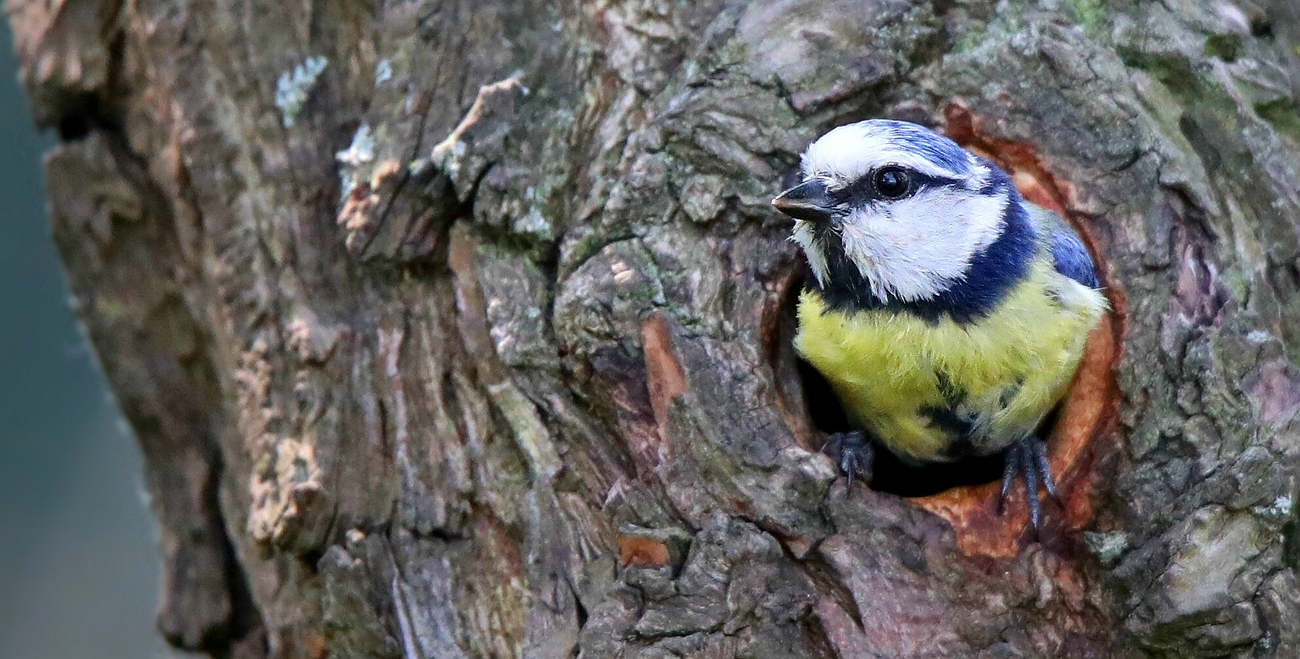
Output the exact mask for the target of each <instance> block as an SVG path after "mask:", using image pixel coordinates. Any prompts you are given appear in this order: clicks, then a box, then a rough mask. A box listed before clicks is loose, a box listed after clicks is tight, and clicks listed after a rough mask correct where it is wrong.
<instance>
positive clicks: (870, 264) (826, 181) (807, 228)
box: [772, 119, 1022, 303]
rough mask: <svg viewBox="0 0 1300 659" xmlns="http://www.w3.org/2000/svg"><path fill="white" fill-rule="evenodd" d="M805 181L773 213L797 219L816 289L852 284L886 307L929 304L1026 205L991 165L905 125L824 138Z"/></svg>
mask: <svg viewBox="0 0 1300 659" xmlns="http://www.w3.org/2000/svg"><path fill="white" fill-rule="evenodd" d="M800 176H801V180H800V182H799V184H798V185H796V186H794V187H792V188H790V189H789V190H786V191H785V192H782V193H781V194H780V195H779V196H778V197H777V198H776V199H773V200H772V204H773V205H774V206H775V207H776V208H777V209H778V210H780V211H781V212H783V213H785V214H786V215H789V216H790V217H792V218H794V220H795V223H794V224H795V225H794V231H793V233H792V235H791V240H793V241H794V242H795V243H798V245H799V246H800V247H801V248H802V249H803V251H804V253H805V254H806V255H807V257H808V264H809V266H810V268H811V269H812V272H813V276H814V277H816V279H817V284H818V285H819V286H821V287H828V286H835V285H839V286H843V285H846V283H847V281H846V280H852V281H853V282H857V283H859V284H864V285H865V286H867V287H869V289H870V291H869V293H870V294H871V295H872V296H874V297H875V298H876V299H878V300H881V301H889V300H895V301H898V302H903V303H907V302H916V301H921V300H928V299H931V298H934V297H935V296H937V295H939V294H940V293H942V292H944V291H945V290H947V289H949V288H950V287H952V286H953V285H955V284H957V283H959V282H961V281H962V280H964V279H965V278H966V276H967V273H968V271H969V269H970V267H971V263H972V261H973V260H974V259H975V258H976V257H977V256H978V255H980V254H981V253H982V252H984V251H985V250H986V249H987V248H988V247H989V246H990V245H991V244H993V243H994V242H995V241H996V240H997V239H998V237H999V236H1000V235H1001V234H1002V232H1003V230H1004V227H1005V226H1006V224H1007V215H1008V208H1009V207H1010V206H1011V205H1012V204H1019V203H1022V200H1021V198H1020V196H1019V194H1018V193H1017V192H1016V191H1015V188H1014V186H1012V185H1011V181H1010V178H1009V177H1008V176H1007V175H1006V174H1005V173H1003V172H1002V171H1001V170H999V169H998V168H997V167H996V166H994V165H993V164H992V163H990V162H988V161H986V160H984V159H981V158H978V157H976V156H975V155H973V154H971V153H969V152H967V151H966V150H964V149H962V148H961V147H960V146H958V145H957V143H955V142H953V141H952V140H950V139H948V138H946V137H944V136H942V135H939V134H938V133H935V132H934V131H931V130H929V129H926V128H923V127H921V126H918V125H916V124H911V123H906V122H901V121H888V120H883V119H873V120H869V121H861V122H858V123H855V124H849V125H846V126H840V127H839V128H836V129H834V130H832V131H830V132H829V133H826V134H825V135H823V136H822V137H820V138H819V139H818V140H817V141H816V142H813V144H812V145H811V146H809V147H808V150H807V151H806V152H805V153H804V154H803V160H802V164H801V167H800Z"/></svg>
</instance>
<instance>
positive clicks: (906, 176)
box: [872, 166, 912, 199]
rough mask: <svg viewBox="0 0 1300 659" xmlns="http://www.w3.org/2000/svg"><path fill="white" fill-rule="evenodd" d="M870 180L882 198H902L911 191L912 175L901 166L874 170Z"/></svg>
mask: <svg viewBox="0 0 1300 659" xmlns="http://www.w3.org/2000/svg"><path fill="white" fill-rule="evenodd" d="M872 182H873V183H875V185H876V192H877V193H879V194H880V196H881V197H882V198H884V199H902V198H903V197H906V196H907V195H909V194H911V192H912V175H911V174H910V173H908V171H907V170H906V169H903V168H902V167H895V166H890V167H882V168H880V169H879V170H877V171H876V175H875V176H874V177H873V178H872Z"/></svg>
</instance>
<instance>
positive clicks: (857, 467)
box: [772, 120, 1107, 529]
mask: <svg viewBox="0 0 1300 659" xmlns="http://www.w3.org/2000/svg"><path fill="white" fill-rule="evenodd" d="M800 175H801V178H800V181H801V182H800V183H799V184H798V185H796V186H794V187H793V188H790V189H789V190H786V191H785V192H783V193H781V195H780V196H778V197H777V198H776V199H774V200H773V201H772V204H773V205H774V206H775V207H776V208H777V209H778V210H780V211H781V212H783V213H785V214H786V215H789V216H790V217H792V218H794V229H793V232H792V235H791V240H793V241H794V242H795V243H796V244H798V245H799V247H800V248H801V249H802V250H803V253H804V255H805V256H806V257H807V260H808V266H809V270H810V271H811V273H810V274H811V276H810V277H809V279H808V281H807V285H806V287H805V289H804V290H803V292H802V293H801V295H800V297H799V310H798V318H799V331H798V335H797V336H796V338H795V349H796V350H797V351H798V353H799V354H800V355H801V356H802V357H803V358H804V360H806V361H807V362H808V363H810V364H811V365H812V366H813V367H814V368H816V369H817V370H818V371H819V372H820V373H821V374H822V375H823V376H825V378H826V380H827V381H829V382H830V384H831V387H832V388H833V389H834V391H835V393H836V395H837V396H838V398H839V400H840V403H841V405H842V407H843V408H844V410H845V412H846V413H847V415H848V417H849V420H850V423H851V424H852V426H853V427H854V428H857V429H858V430H857V431H854V432H852V433H844V434H840V435H836V436H833V437H832V441H831V442H830V443H828V450H827V452H828V453H830V454H831V456H832V458H833V459H835V460H836V461H837V462H838V464H839V467H840V468H841V469H842V470H843V471H845V472H846V473H847V474H849V477H850V478H852V475H853V474H854V473H855V472H856V473H858V474H860V475H862V476H866V477H867V478H869V477H870V472H871V458H872V455H873V454H872V452H871V443H870V441H871V440H874V441H875V442H877V443H878V444H879V445H883V446H884V447H885V448H887V449H888V450H889V451H891V452H893V453H894V454H896V455H897V456H898V457H899V458H900V459H901V460H903V461H904V462H906V463H910V464H919V463H934V462H950V461H954V460H959V459H962V458H965V457H971V456H985V455H993V454H996V453H998V452H1005V468H1004V473H1003V478H1002V501H1005V500H1006V496H1007V493H1008V492H1009V490H1010V488H1011V486H1012V485H1013V483H1014V482H1015V481H1016V480H1017V478H1019V479H1021V480H1023V481H1024V484H1025V487H1026V492H1027V494H1028V500H1029V509H1030V519H1031V521H1032V523H1033V525H1034V528H1036V529H1037V528H1038V527H1039V520H1040V510H1041V504H1040V502H1039V488H1040V487H1041V488H1043V489H1046V490H1047V492H1048V494H1050V495H1052V496H1056V489H1055V485H1054V483H1053V479H1052V474H1051V472H1050V469H1049V467H1048V461H1047V449H1046V446H1045V444H1044V443H1043V441H1042V440H1041V439H1040V438H1039V437H1038V436H1037V434H1036V433H1037V430H1038V427H1039V425H1040V424H1041V423H1042V422H1043V419H1044V417H1046V416H1047V415H1048V414H1050V413H1051V411H1052V410H1053V409H1054V408H1055V406H1056V405H1057V404H1058V403H1059V402H1060V401H1061V399H1062V398H1063V397H1064V396H1065V394H1066V391H1067V389H1068V388H1069V385H1070V381H1071V379H1072V378H1073V376H1074V372H1075V369H1076V368H1077V367H1078V365H1079V361H1080V359H1081V358H1082V356H1083V350H1084V345H1085V343H1086V342H1087V338H1088V334H1089V333H1090V332H1091V331H1092V329H1093V328H1094V327H1096V326H1097V324H1098V322H1099V321H1100V320H1101V319H1102V317H1103V315H1104V314H1105V313H1106V310H1107V302H1106V298H1105V297H1104V296H1103V295H1102V293H1101V290H1100V285H1099V283H1098V279H1097V273H1096V269H1095V267H1094V265H1093V261H1092V257H1091V256H1089V254H1088V251H1087V249H1086V248H1085V247H1084V245H1083V241H1082V240H1080V238H1079V236H1078V234H1076V233H1075V231H1074V230H1073V229H1072V228H1071V227H1070V226H1069V225H1068V224H1066V223H1065V222H1064V221H1063V220H1062V219H1061V218H1060V217H1059V216H1057V215H1056V214H1054V213H1052V212H1050V211H1048V210H1045V209H1043V208H1040V207H1038V206H1035V205H1033V204H1031V203H1029V202H1027V201H1025V199H1024V198H1023V197H1021V196H1020V193H1019V192H1017V191H1016V188H1015V186H1014V185H1012V182H1011V177H1009V176H1008V175H1007V174H1006V173H1005V172H1003V171H1002V170H1001V169H999V168H998V167H997V166H995V165H994V164H993V163H991V162H989V161H988V160H985V159H983V158H980V157H977V156H975V155H973V154H971V153H969V152H967V151H966V150H964V149H962V148H961V147H960V146H958V145H957V144H956V143H955V142H953V141H952V140H950V139H948V138H946V137H943V136H942V135H939V134H937V133H935V132H933V131H931V130H928V129H926V128H923V127H921V126H918V125H915V124H910V123H905V122H899V121H886V120H870V121H862V122H859V123H855V124H849V125H846V126H841V127H839V128H836V129H834V130H832V131H830V132H829V133H826V134H825V135H823V136H822V137H821V138H819V139H818V140H817V141H816V142H814V143H813V144H812V145H811V146H810V147H808V150H807V151H806V152H805V153H804V154H803V158H802V163H801V167H800Z"/></svg>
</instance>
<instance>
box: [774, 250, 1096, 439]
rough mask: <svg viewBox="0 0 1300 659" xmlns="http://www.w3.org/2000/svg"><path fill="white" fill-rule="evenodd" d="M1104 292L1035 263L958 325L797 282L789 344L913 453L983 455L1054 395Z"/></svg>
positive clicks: (1024, 427)
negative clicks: (852, 305)
mask: <svg viewBox="0 0 1300 659" xmlns="http://www.w3.org/2000/svg"><path fill="white" fill-rule="evenodd" d="M1105 308H1106V302H1105V298H1103V297H1102V295H1101V294H1100V293H1099V292H1097V291H1095V290H1093V289H1091V288H1088V287H1087V286H1083V285H1081V284H1079V283H1077V282H1075V281H1072V280H1070V279H1068V278H1066V277H1064V276H1062V275H1060V274H1059V273H1058V272H1056V271H1055V270H1054V269H1053V268H1052V266H1051V265H1050V264H1049V263H1047V262H1045V261H1043V260H1038V261H1036V262H1035V264H1034V265H1033V267H1032V268H1031V270H1030V273H1029V276H1028V277H1026V278H1025V279H1024V280H1023V281H1022V282H1020V283H1019V284H1017V285H1016V287H1015V288H1014V289H1013V290H1011V291H1010V292H1009V294H1008V295H1007V296H1006V298H1005V299H1004V300H1003V302H1002V303H1001V304H1000V305H998V307H997V308H996V309H994V310H993V311H992V312H991V313H990V314H988V315H987V316H985V317H983V318H981V319H979V320H977V321H975V322H969V323H964V324H959V323H957V322H954V321H953V320H951V319H949V318H942V319H939V320H937V321H934V320H926V319H922V318H920V317H917V316H915V315H913V314H909V313H900V312H897V311H891V310H884V309H875V310H865V311H846V310H834V309H829V308H828V307H827V305H826V304H825V302H824V301H823V299H822V298H821V296H820V295H819V294H818V293H817V292H815V291H812V290H805V291H804V293H803V295H802V297H801V298H800V302H799V334H798V336H797V337H796V339H795V347H796V349H797V350H798V351H799V353H800V354H801V355H802V356H803V357H804V359H806V360H808V362H809V363H811V364H812V365H813V366H814V367H816V368H817V369H818V370H819V371H821V373H822V374H823V375H824V376H825V377H826V379H827V380H829V381H830V383H831V385H832V386H833V387H834V389H835V392H836V394H837V395H838V396H839V398H840V402H841V404H842V405H843V406H844V408H845V411H846V412H847V413H848V415H849V417H850V419H852V420H853V421H854V423H855V424H857V425H859V426H861V427H863V428H865V429H867V430H869V431H871V432H872V433H873V434H874V435H875V437H876V439H878V440H879V441H880V442H881V443H883V444H884V445H885V446H887V447H888V448H889V449H890V450H892V451H894V452H895V453H897V454H899V455H900V456H903V457H905V458H910V459H913V460H917V461H947V460H953V459H956V458H959V457H962V456H964V455H987V454H991V453H994V452H997V451H1000V450H1002V449H1003V448H1005V447H1006V446H1007V445H1009V444H1011V443H1012V442H1015V441H1018V440H1020V439H1023V438H1025V437H1027V436H1029V435H1030V434H1032V433H1033V432H1034V430H1035V429H1036V427H1037V426H1038V424H1039V423H1040V422H1041V421H1042V419H1043V417H1044V416H1046V415H1047V414H1048V413H1049V412H1050V411H1051V409H1052V408H1053V407H1054V406H1055V405H1056V403H1057V402H1058V401H1059V400H1060V399H1061V397H1062V396H1063V395H1064V394H1065V391H1066V389H1067V388H1068V386H1069V383H1070V380H1071V378H1072V377H1073V376H1074V371H1075V369H1076V367H1077V366H1078V363H1079V360H1080V358H1081V357H1082V354H1083V347H1084V344H1085V342H1086V341H1087V337H1088V333H1089V332H1090V331H1091V330H1092V328H1093V327H1095V326H1096V323H1097V321H1098V319H1099V318H1100V317H1101V315H1102V313H1104V311H1105Z"/></svg>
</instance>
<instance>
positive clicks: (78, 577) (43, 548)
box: [0, 25, 176, 659]
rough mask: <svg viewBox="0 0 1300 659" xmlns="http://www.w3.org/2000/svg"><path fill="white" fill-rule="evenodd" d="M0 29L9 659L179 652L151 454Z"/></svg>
mask: <svg viewBox="0 0 1300 659" xmlns="http://www.w3.org/2000/svg"><path fill="white" fill-rule="evenodd" d="M16 75H17V61H16V59H15V58H14V55H13V41H12V35H11V34H10V32H9V28H8V26H7V25H5V26H4V28H3V33H2V34H0V199H3V203H0V227H3V228H4V236H3V239H0V308H3V310H4V316H3V318H4V319H3V321H2V322H0V659H90V658H103V659H118V658H122V659H137V658H149V657H171V656H176V655H174V654H173V653H171V652H169V651H168V649H167V647H166V645H165V644H164V643H163V641H162V640H161V638H160V637H159V636H158V635H157V634H156V633H155V632H154V612H155V608H156V606H157V602H156V600H157V593H158V550H157V547H156V540H157V531H156V530H155V528H154V523H153V520H152V517H151V516H150V513H149V510H148V503H147V501H146V500H145V497H144V494H143V493H144V486H143V481H142V478H141V475H140V474H141V472H140V469H141V466H140V462H141V460H140V454H139V451H138V450H137V449H136V447H135V443H134V439H133V438H132V437H131V435H130V432H129V430H128V429H127V428H126V427H125V425H124V423H123V421H122V418H121V416H120V415H119V414H118V412H117V410H116V408H115V406H114V404H113V402H112V401H111V400H110V399H109V397H108V393H107V389H106V388H105V384H104V379H103V376H102V375H101V374H100V372H99V368H98V367H97V366H96V365H95V361H94V357H93V355H92V354H91V351H90V347H89V346H88V345H87V344H86V342H85V340H84V339H83V338H82V337H81V335H80V334H79V332H78V329H77V324H76V321H75V318H74V316H73V313H72V311H71V309H70V308H69V306H68V293H67V290H66V287H65V285H64V281H63V274H62V270H61V268H60V265H59V261H58V255H57V253H56V251H55V249H54V243H53V241H52V240H51V239H50V229H49V220H48V218H47V216H46V213H45V188H44V184H43V181H42V175H41V154H42V153H44V151H45V150H46V149H47V148H49V147H50V146H51V145H52V144H53V143H54V139H53V137H51V136H50V135H38V134H37V133H36V131H35V129H34V128H33V127H32V123H31V116H30V115H29V114H28V111H27V104H26V101H25V100H24V99H23V96H22V92H21V90H20V88H19V86H18V83H17V81H16Z"/></svg>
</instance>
